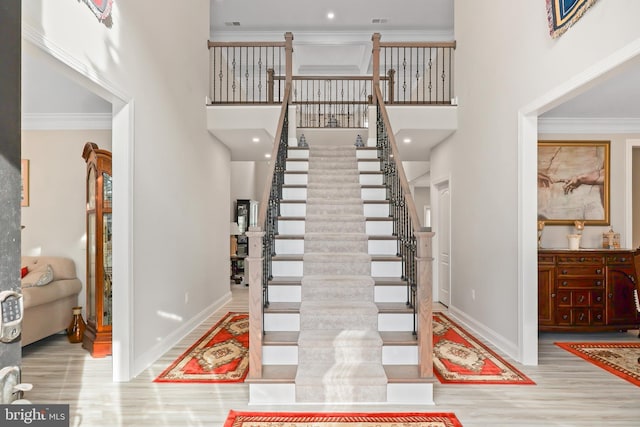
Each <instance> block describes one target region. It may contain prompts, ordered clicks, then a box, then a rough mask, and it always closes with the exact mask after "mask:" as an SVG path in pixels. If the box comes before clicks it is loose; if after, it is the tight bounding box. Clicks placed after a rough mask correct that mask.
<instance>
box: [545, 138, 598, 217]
mask: <svg viewBox="0 0 640 427" xmlns="http://www.w3.org/2000/svg"><path fill="white" fill-rule="evenodd" d="M610 145H611V142H610V141H538V221H544V223H545V224H546V225H561V224H568V225H573V223H574V221H584V223H585V225H609V186H610V182H609V152H610Z"/></svg>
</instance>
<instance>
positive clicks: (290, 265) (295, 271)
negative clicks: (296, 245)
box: [271, 261, 303, 277]
mask: <svg viewBox="0 0 640 427" xmlns="http://www.w3.org/2000/svg"><path fill="white" fill-rule="evenodd" d="M271 268H272V271H273V276H274V277H286V276H292V277H302V274H303V271H302V261H273V262H272V263H271Z"/></svg>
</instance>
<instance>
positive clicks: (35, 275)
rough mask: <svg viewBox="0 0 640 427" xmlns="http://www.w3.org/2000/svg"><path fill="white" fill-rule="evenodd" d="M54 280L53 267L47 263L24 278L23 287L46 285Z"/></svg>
mask: <svg viewBox="0 0 640 427" xmlns="http://www.w3.org/2000/svg"><path fill="white" fill-rule="evenodd" d="M52 280H53V268H52V267H51V264H45V265H44V266H43V267H41V268H38V269H37V270H33V271H32V272H31V273H29V274H27V276H25V278H24V279H23V280H22V287H23V288H30V287H32V286H44V285H48V284H49V283H51V281H52Z"/></svg>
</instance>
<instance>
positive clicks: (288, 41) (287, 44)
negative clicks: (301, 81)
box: [284, 31, 293, 83]
mask: <svg viewBox="0 0 640 427" xmlns="http://www.w3.org/2000/svg"><path fill="white" fill-rule="evenodd" d="M284 53H285V65H286V68H287V72H286V75H285V79H286V80H285V81H286V82H287V83H291V81H292V80H293V33H292V32H289V31H287V32H286V33H284Z"/></svg>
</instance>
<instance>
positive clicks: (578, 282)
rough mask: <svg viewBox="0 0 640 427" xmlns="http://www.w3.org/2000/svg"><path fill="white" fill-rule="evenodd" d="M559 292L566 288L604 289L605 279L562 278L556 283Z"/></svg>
mask: <svg viewBox="0 0 640 427" xmlns="http://www.w3.org/2000/svg"><path fill="white" fill-rule="evenodd" d="M556 285H557V290H558V292H559V291H560V290H561V289H566V288H600V289H604V277H588V278H582V279H576V278H570V277H562V278H558V281H557V282H556Z"/></svg>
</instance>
